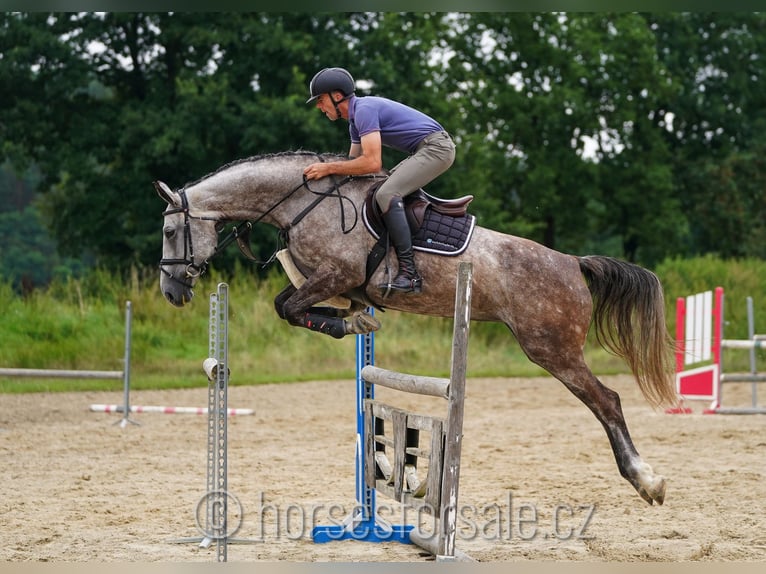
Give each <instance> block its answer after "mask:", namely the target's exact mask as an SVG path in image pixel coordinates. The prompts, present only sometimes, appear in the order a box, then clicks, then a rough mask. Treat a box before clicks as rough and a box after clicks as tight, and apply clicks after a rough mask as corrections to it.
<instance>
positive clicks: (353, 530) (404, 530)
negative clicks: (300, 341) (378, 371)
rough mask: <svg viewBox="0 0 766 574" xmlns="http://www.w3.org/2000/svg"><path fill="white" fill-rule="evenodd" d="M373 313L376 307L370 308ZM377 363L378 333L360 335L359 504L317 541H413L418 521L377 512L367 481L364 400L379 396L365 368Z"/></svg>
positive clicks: (317, 532) (318, 530) (317, 531)
mask: <svg viewBox="0 0 766 574" xmlns="http://www.w3.org/2000/svg"><path fill="white" fill-rule="evenodd" d="M367 311H368V312H369V313H370V314H371V315H373V314H374V310H373V309H372V308H369V309H368V310H367ZM374 364H375V333H367V334H365V335H357V336H356V465H355V467H356V489H355V490H356V504H357V506H356V508H354V510H353V512H352V513H351V514H350V515H349V516H348V517H347V518H346V519H345V520H344V521H343V523H341V524H331V525H322V526H315V527H314V528H313V530H312V531H311V536H312V538H313V540H314V542H315V543H324V542H333V541H335V540H348V539H353V540H362V541H365V542H401V543H404V544H411V541H410V531H411V530H412V529H413V528H414V525H407V524H401V525H392V524H388V523H387V522H386V521H385V520H383V519H382V518H381V517H379V516H378V514H377V508H376V500H375V499H376V496H375V494H376V493H375V489H374V488H371V487H369V486H367V484H366V482H365V479H364V477H365V452H364V451H365V440H364V401H365V399H373V398H374V397H375V388H374V387H375V385H373V384H372V383H368V382H367V381H365V380H364V379H363V378H362V369H363V368H364V367H366V366H367V365H374Z"/></svg>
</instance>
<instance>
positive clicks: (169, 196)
mask: <svg viewBox="0 0 766 574" xmlns="http://www.w3.org/2000/svg"><path fill="white" fill-rule="evenodd" d="M154 189H156V190H157V193H158V194H159V196H160V197H161V198H162V199H164V200H165V201H166V202H167V203H168V205H180V204H181V198H180V197H179V196H178V194H177V193H176V192H174V191H173V190H172V189H170V187H168V184H166V183H165V182H162V181H159V180H157V181H155V182H154Z"/></svg>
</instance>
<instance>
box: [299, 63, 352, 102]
mask: <svg viewBox="0 0 766 574" xmlns="http://www.w3.org/2000/svg"><path fill="white" fill-rule="evenodd" d="M334 91H339V92H342V93H343V95H344V96H345V98H344V99H346V98H349V97H351V95H352V94H353V93H354V78H353V77H352V76H351V74H350V73H349V72H348V70H346V69H344V68H324V69H322V70H319V71H318V72H317V73H316V74H315V75H314V77H313V78H311V83H310V84H309V95H310V96H311V97H310V98H309V99H308V100H306V103H307V104H310V103H311V102H313V101H314V100H316V99H317V98H318V97H319V96H321V95H322V94H328V93H330V92H334Z"/></svg>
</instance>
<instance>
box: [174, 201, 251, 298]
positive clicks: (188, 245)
mask: <svg viewBox="0 0 766 574" xmlns="http://www.w3.org/2000/svg"><path fill="white" fill-rule="evenodd" d="M178 195H179V196H180V197H181V205H180V206H179V207H172V208H170V207H169V208H168V209H166V210H165V211H164V212H163V213H162V215H163V217H165V216H168V215H173V214H176V213H183V215H184V256H183V258H182V259H180V258H175V259H172V258H170V259H166V258H164V257H163V258H162V259H160V271H162V273H164V274H165V275H166V276H167V277H168V278H170V279H172V280H173V281H177V282H178V283H180V284H181V285H183V286H184V287H188V288H189V289H191V288H192V285H191V283H189V282H187V281H184V280H182V279H179V278H178V277H175V276H174V275H173V274H172V273H170V271H168V270H167V269H165V266H166V265H186V274H185V276H184V277H185V279H196V278H197V277H199V276H200V275H202V274H203V273H205V271H206V270H207V266H208V261H209V258H208V259H206V260H205V261H203V262H202V263H201V264H199V265H198V264H197V263H196V262H195V261H194V242H193V241H192V234H191V220H192V219H200V220H204V221H215V222H218V221H219V220H218V219H216V218H215V217H205V216H201V215H192V214H191V213H189V200H188V198H187V197H186V190H185V189H180V190H179V191H178ZM236 229H237V228H235V230H236ZM232 233H234V232H232ZM233 239H234V237H232V239H229V240H228V242H227V243H226V244H227V245H228V244H229V243H231V241H232V240H233ZM220 249H221V244H219V245H218V246H216V249H215V251H214V252H213V255H215V254H216V253H217V252H218V251H220ZM211 257H212V256H211Z"/></svg>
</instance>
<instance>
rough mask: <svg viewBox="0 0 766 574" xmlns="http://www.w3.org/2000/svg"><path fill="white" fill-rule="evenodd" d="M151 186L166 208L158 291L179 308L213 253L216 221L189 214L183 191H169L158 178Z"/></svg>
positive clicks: (212, 218)
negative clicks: (165, 203) (163, 201)
mask: <svg viewBox="0 0 766 574" xmlns="http://www.w3.org/2000/svg"><path fill="white" fill-rule="evenodd" d="M154 188H155V189H156V190H157V193H159V195H160V197H161V198H162V199H164V200H165V201H166V202H167V204H168V207H167V209H166V210H165V211H164V213H163V216H164V224H163V227H162V259H161V260H160V271H161V273H160V290H161V291H162V293H163V295H165V299H167V300H168V302H170V303H172V304H173V305H175V306H176V307H183V306H184V305H185V304H186V303H188V302H189V301H191V299H192V297H194V291H192V288H193V287H194V284H195V283H196V282H197V279H198V278H199V276H200V275H202V274H203V273H204V272H205V270H206V269H207V262H208V259H210V257H211V256H212V255H213V254H214V253H215V251H216V245H217V242H218V228H219V225H220V224H219V223H218V221H217V220H216V218H214V217H208V216H202V215H198V214H194V213H192V208H191V207H190V206H189V200H188V198H187V197H186V192H185V191H184V190H183V189H182V190H181V191H179V192H176V191H173V190H171V189H170V188H169V187H168V186H167V185H166V184H165V183H163V182H161V181H155V182H154Z"/></svg>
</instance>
